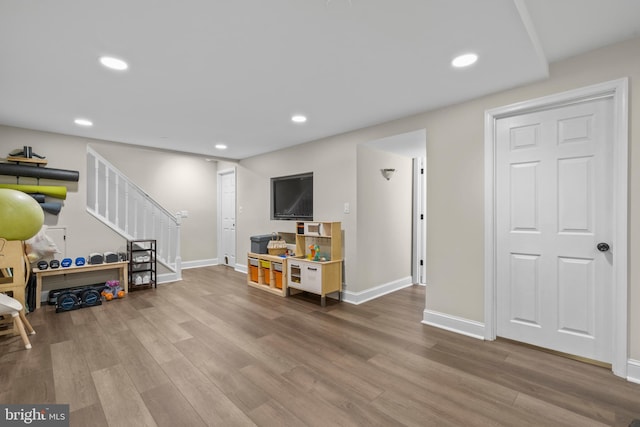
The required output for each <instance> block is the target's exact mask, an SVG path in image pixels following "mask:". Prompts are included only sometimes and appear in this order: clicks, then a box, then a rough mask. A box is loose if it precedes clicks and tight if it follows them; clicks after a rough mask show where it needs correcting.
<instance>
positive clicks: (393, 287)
mask: <svg viewBox="0 0 640 427" xmlns="http://www.w3.org/2000/svg"><path fill="white" fill-rule="evenodd" d="M409 286H413V279H412V278H411V276H407V277H404V278H402V279H398V280H394V281H393V282H389V283H385V284H382V285H380V286H376V287H374V288H370V289H366V290H364V291H360V292H350V291H342V301H344V302H348V303H349V304H355V305H359V304H362V303H364V302H367V301H371V300H372V299H376V298H379V297H381V296H383V295H387V294H390V293H391V292H395V291H397V290H400V289H404V288H408V287H409Z"/></svg>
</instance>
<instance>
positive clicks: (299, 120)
mask: <svg viewBox="0 0 640 427" xmlns="http://www.w3.org/2000/svg"><path fill="white" fill-rule="evenodd" d="M291 121H292V122H294V123H304V122H306V121H307V118H306V117H305V116H303V115H302V114H296V115H295V116H291Z"/></svg>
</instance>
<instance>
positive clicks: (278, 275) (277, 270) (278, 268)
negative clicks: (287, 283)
mask: <svg viewBox="0 0 640 427" xmlns="http://www.w3.org/2000/svg"><path fill="white" fill-rule="evenodd" d="M273 276H274V279H275V281H276V283H275V285H276V288H278V289H282V264H276V263H274V264H273Z"/></svg>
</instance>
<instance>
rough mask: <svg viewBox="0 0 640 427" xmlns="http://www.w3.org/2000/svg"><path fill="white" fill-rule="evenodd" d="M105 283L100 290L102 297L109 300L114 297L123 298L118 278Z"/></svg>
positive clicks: (122, 290)
mask: <svg viewBox="0 0 640 427" xmlns="http://www.w3.org/2000/svg"><path fill="white" fill-rule="evenodd" d="M105 285H106V286H105V288H104V289H103V290H102V296H103V297H104V299H106V300H107V301H111V300H112V299H116V298H124V295H125V293H124V289H123V288H122V286H120V281H119V280H108V281H107V282H106V283H105Z"/></svg>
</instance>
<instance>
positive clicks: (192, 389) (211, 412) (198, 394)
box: [161, 358, 255, 426]
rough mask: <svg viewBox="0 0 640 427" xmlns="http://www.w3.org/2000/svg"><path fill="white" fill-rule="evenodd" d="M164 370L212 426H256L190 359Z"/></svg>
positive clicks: (177, 360) (165, 364) (174, 361)
mask: <svg viewBox="0 0 640 427" xmlns="http://www.w3.org/2000/svg"><path fill="white" fill-rule="evenodd" d="M161 366H162V370H163V371H164V372H165V374H167V376H168V377H169V378H171V381H172V382H173V384H174V385H175V386H176V388H177V389H178V390H179V391H180V392H181V393H182V395H183V396H184V397H185V398H186V399H187V401H188V402H189V403H190V405H191V406H192V407H193V408H194V410H195V411H196V412H197V413H198V415H199V416H200V417H201V418H202V419H203V420H204V421H205V423H207V425H210V426H222V425H224V426H227V425H229V426H231V425H234V426H236V425H237V426H253V425H255V424H254V422H253V421H252V420H251V419H250V418H249V417H248V416H247V415H246V414H245V413H244V412H242V410H240V408H238V407H237V406H236V405H235V404H234V403H233V402H232V401H231V400H230V399H229V398H228V397H227V396H225V395H224V393H223V392H222V391H221V390H220V389H219V388H218V387H217V386H216V385H215V384H213V383H212V382H211V381H210V380H209V379H208V378H207V377H206V376H205V375H203V374H202V372H200V371H199V370H198V369H197V368H196V367H195V366H193V364H192V363H191V362H189V360H188V359H186V358H184V360H181V359H175V360H172V361H170V362H166V363H163V364H162V365H161Z"/></svg>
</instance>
